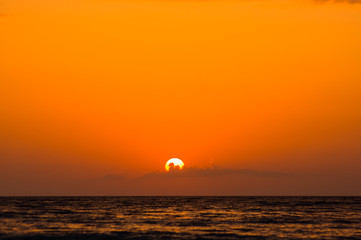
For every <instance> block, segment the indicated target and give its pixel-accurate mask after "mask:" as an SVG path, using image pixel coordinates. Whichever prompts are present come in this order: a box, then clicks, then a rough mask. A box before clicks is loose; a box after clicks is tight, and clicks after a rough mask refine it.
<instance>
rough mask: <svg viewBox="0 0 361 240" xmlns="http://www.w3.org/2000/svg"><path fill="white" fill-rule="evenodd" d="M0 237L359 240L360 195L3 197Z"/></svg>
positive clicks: (0, 202)
mask: <svg viewBox="0 0 361 240" xmlns="http://www.w3.org/2000/svg"><path fill="white" fill-rule="evenodd" d="M0 239H40V240H42V239H361V197H1V198H0Z"/></svg>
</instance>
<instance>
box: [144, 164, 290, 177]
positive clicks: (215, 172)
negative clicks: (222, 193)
mask: <svg viewBox="0 0 361 240" xmlns="http://www.w3.org/2000/svg"><path fill="white" fill-rule="evenodd" d="M226 175H251V176H258V177H286V176H289V175H288V174H286V173H281V172H271V171H256V170H250V169H222V168H219V167H217V166H211V167H206V168H197V167H184V168H183V169H182V170H177V169H175V170H172V171H169V172H161V171H156V172H152V173H148V174H146V175H144V176H143V177H142V178H159V177H162V178H163V177H166V178H169V177H217V176H226Z"/></svg>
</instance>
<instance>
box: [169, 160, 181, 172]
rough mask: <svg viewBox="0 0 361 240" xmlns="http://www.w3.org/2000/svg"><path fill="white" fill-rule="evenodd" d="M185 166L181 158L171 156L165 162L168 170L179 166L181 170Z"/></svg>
mask: <svg viewBox="0 0 361 240" xmlns="http://www.w3.org/2000/svg"><path fill="white" fill-rule="evenodd" d="M183 167H184V163H183V161H182V160H180V159H179V158H171V159H169V160H168V161H167V162H166V164H165V170H166V171H169V170H172V169H177V168H179V170H182V168H183Z"/></svg>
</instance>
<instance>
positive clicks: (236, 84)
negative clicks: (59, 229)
mask: <svg viewBox="0 0 361 240" xmlns="http://www.w3.org/2000/svg"><path fill="white" fill-rule="evenodd" d="M353 2H354V3H352V4H351V3H348V2H347V1H342V2H337V3H335V2H332V1H298V0H291V1H280V0H269V1H261V0H259V1H258V0H239V1H235V0H227V1H217V0H214V1H187V0H186V1H180V0H175V1H174V0H172V1H166V0H159V1H155V0H135V1H134V0H105V1H100V0H76V1H61V0H55V1H47V0H32V1H26V0H0V29H1V30H0V55H1V57H0V195H69V194H70V195H109V194H110V195H129V194H130V195H133V194H135V195H139V194H140V195H142V194H151V195H154V194H155V195H158V194H161V195H163V194H181V195H182V194H192V195H198V194H199V195H204V194H210V195H213V194H227V195H237V194H246V195H252V194H256V195H262V194H266V195H280V194H281V195H282V194H283V195H289V194H291V195H302V194H313V195H323V194H326V195H333V194H346V195H360V194H361V187H360V186H361V176H359V175H360V174H359V172H361V45H360V43H361V4H358V3H357V1H353ZM172 157H178V158H181V159H182V160H183V161H184V162H185V164H186V167H187V166H188V168H190V169H188V171H189V172H188V173H187V174H184V176H180V177H167V176H163V175H161V174H159V176H153V175H157V174H158V173H157V171H163V167H164V164H165V162H166V161H167V160H168V159H170V158H172ZM192 169H193V170H194V169H195V170H194V172H192V171H193V170H192ZM244 169H248V170H251V173H246V174H245V173H243V172H242V171H241V170H244ZM203 170H204V171H205V172H206V173H204V172H203ZM154 172H155V174H153V175H152V174H151V176H150V177H142V176H143V175H147V174H149V173H154ZM220 172H221V174H220ZM224 172H226V173H224ZM203 173H204V176H198V175H197V174H203ZM273 173H277V174H275V175H277V176H273ZM278 173H279V174H278ZM271 175H272V176H271ZM107 176H113V177H107ZM147 176H148V175H147ZM175 186H177V187H175Z"/></svg>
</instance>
